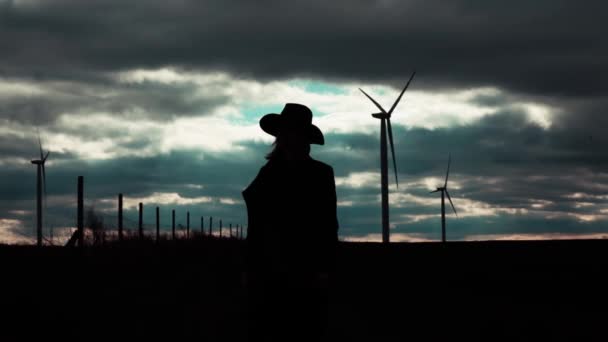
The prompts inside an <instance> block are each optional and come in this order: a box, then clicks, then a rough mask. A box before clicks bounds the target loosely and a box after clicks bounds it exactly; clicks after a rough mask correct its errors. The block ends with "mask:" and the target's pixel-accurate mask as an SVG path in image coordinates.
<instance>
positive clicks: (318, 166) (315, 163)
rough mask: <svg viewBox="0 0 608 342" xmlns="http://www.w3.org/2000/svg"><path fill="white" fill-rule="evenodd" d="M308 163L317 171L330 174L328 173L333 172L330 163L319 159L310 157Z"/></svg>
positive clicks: (331, 173)
mask: <svg viewBox="0 0 608 342" xmlns="http://www.w3.org/2000/svg"><path fill="white" fill-rule="evenodd" d="M310 165H311V167H312V168H313V169H315V171H317V172H319V173H324V174H330V175H333V174H334V169H333V168H332V167H331V166H330V165H328V164H325V163H324V162H322V161H320V160H316V159H312V158H310Z"/></svg>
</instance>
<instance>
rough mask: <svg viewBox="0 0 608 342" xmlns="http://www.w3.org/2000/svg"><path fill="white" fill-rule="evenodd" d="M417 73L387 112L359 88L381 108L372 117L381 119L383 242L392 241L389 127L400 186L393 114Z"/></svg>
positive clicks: (397, 183) (394, 164)
mask: <svg viewBox="0 0 608 342" xmlns="http://www.w3.org/2000/svg"><path fill="white" fill-rule="evenodd" d="M414 75H416V72H415V71H414V72H413V73H412V76H410V79H409V80H408V81H407V84H406V85H405V87H404V88H403V90H402V91H401V94H399V97H398V98H397V100H396V101H395V103H393V106H392V107H391V109H390V110H389V111H388V112H387V111H385V110H384V108H382V106H381V105H380V104H379V103H378V102H376V100H374V99H373V98H372V97H371V96H369V95H368V94H367V93H366V92H365V91H363V89H361V88H359V90H360V91H361V92H362V93H363V94H364V95H365V96H366V97H367V98H368V99H370V100H371V101H372V102H373V103H374V105H376V107H377V108H378V109H380V113H374V114H372V117H374V118H376V119H380V188H381V198H382V243H389V242H390V232H389V218H388V149H387V141H386V135H387V128H388V139H389V142H390V144H391V154H392V155H393V167H394V169H395V183H396V185H397V187H399V180H398V179H397V162H396V160H395V146H394V144H393V128H392V127H391V115H392V113H393V110H395V107H397V104H399V101H401V97H402V96H403V93H405V91H406V90H407V88H408V87H409V85H410V82H412V79H413V78H414Z"/></svg>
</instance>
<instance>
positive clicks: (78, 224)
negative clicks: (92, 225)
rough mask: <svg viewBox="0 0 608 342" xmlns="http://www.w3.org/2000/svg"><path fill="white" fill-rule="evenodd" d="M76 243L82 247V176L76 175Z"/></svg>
mask: <svg viewBox="0 0 608 342" xmlns="http://www.w3.org/2000/svg"><path fill="white" fill-rule="evenodd" d="M76 224H77V227H78V244H79V245H80V247H84V177H83V176H78V214H77V223H76Z"/></svg>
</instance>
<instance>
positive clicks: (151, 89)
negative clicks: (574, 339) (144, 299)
mask: <svg viewBox="0 0 608 342" xmlns="http://www.w3.org/2000/svg"><path fill="white" fill-rule="evenodd" d="M607 7H608V6H607V5H606V3H605V2H603V1H593V0H591V1H586V2H584V4H583V3H582V2H579V1H563V0H551V1H545V0H538V1H533V2H530V1H519V0H516V1H509V2H498V1H495V2H491V1H482V0H455V1H449V2H446V1H438V0H424V1H422V0H408V1H391V0H384V1H371V0H365V1H363V0H355V1H342V0H337V1H317V0H309V1H272V0H264V1H246V0H217V1H194V0H192V1H190V0H174V1H156V0H150V1H127V2H125V1H118V0H104V1H101V0H87V1H81V0H0V51H1V53H0V122H1V125H0V189H1V190H0V241H1V242H22V243H25V242H32V241H33V234H34V224H35V220H34V214H35V185H36V183H35V180H36V169H35V167H34V165H32V164H31V163H30V160H31V159H33V158H35V157H36V156H37V153H38V146H37V133H36V132H37V130H39V131H40V136H41V139H42V143H43V145H44V148H45V150H46V149H48V150H50V151H51V155H50V157H49V160H48V162H47V182H48V198H47V211H46V220H45V234H48V233H49V230H50V227H54V232H55V234H56V235H61V234H62V232H63V233H65V232H67V231H68V230H69V229H70V227H73V226H74V224H75V202H76V199H75V194H76V178H77V176H78V175H83V176H85V195H86V201H85V202H86V205H87V206H94V207H95V210H97V211H98V212H100V213H101V214H102V215H103V217H104V219H105V222H106V224H108V225H109V226H110V227H113V226H115V222H116V209H115V208H116V197H117V194H118V193H119V192H122V193H124V195H125V201H126V202H125V207H126V209H127V212H126V214H125V215H126V218H127V221H126V226H127V227H128V228H135V226H136V220H137V214H136V205H137V203H138V202H143V203H144V206H145V210H144V212H145V215H144V217H145V220H146V223H148V224H149V226H150V227H151V226H152V223H153V209H152V208H153V207H155V206H160V208H161V217H162V224H163V228H164V229H168V228H169V225H170V223H169V222H170V221H169V216H170V215H169V213H170V210H171V209H176V211H177V215H178V222H179V223H182V224H185V213H186V212H187V211H190V212H191V215H192V226H193V228H194V229H196V228H199V227H200V216H204V217H205V220H206V222H205V224H207V223H208V221H207V217H208V216H213V217H214V220H219V219H220V218H221V219H222V220H223V222H224V225H227V224H228V223H233V224H237V223H238V224H246V212H245V208H244V203H243V200H242V197H241V191H242V190H243V189H244V188H245V187H246V186H247V185H248V184H249V182H250V181H251V180H252V179H253V177H255V175H256V174H257V171H258V169H259V167H260V166H262V165H263V164H264V163H265V160H264V154H265V153H267V152H268V151H269V149H270V144H271V143H272V138H271V137H270V136H267V135H265V134H264V133H263V132H262V131H261V129H260V128H259V126H258V120H259V118H260V117H261V116H262V115H264V114H266V113H270V112H280V111H281V109H282V108H283V106H284V104H285V103H287V102H296V103H303V104H306V105H308V106H309V107H310V108H311V109H312V110H313V113H314V115H315V118H314V123H315V124H317V125H318V126H319V127H320V128H321V129H322V130H323V131H324V133H325V135H326V145H325V146H319V147H317V146H315V147H313V150H312V155H313V157H314V158H316V159H319V160H322V161H324V162H326V163H329V164H330V165H332V166H333V168H334V172H335V175H336V184H337V192H338V216H339V222H340V237H341V238H342V239H350V240H379V238H380V202H379V201H380V198H379V195H380V189H379V178H380V177H379V121H378V120H376V119H373V118H372V117H371V116H370V114H371V113H372V112H375V111H376V109H375V108H374V106H373V104H372V103H371V102H369V100H367V99H366V98H365V97H364V96H363V95H362V94H361V93H360V92H359V91H358V89H357V88H359V87H362V88H364V89H365V90H366V91H367V92H368V93H370V94H372V96H374V97H376V98H377V99H378V101H379V102H380V103H381V104H383V106H385V107H389V106H390V105H391V104H392V102H393V101H394V99H395V98H396V97H397V95H398V93H399V90H400V88H401V87H403V85H404V84H405V82H406V81H407V79H408V77H409V75H410V74H411V72H412V71H413V70H416V71H417V75H416V78H415V79H414V81H413V82H412V84H411V86H410V88H409V90H408V91H407V92H406V94H405V96H404V98H403V100H402V102H401V103H400V105H399V106H398V107H397V109H396V110H395V113H394V116H393V120H392V121H393V129H394V135H395V147H396V154H397V157H396V159H397V168H398V170H399V179H400V186H399V188H396V187H395V185H394V178H393V175H392V174H391V178H390V183H391V186H390V203H391V211H390V214H391V233H392V237H393V238H392V239H393V240H400V241H424V240H437V239H439V238H440V217H439V213H440V199H439V196H436V195H437V194H429V193H428V192H429V191H430V190H434V189H435V188H436V186H438V185H439V184H441V179H442V178H443V177H444V174H445V168H446V164H447V159H448V155H449V154H451V155H452V173H451V175H450V179H451V189H452V190H451V191H450V193H451V195H452V197H453V200H454V204H455V206H456V209H457V210H458V212H459V217H458V218H456V217H455V216H454V215H450V216H449V217H448V238H449V239H460V240H462V239H471V240H475V239H521V238H529V239H530V238H568V237H608V224H607V223H608V153H606V146H608V144H607V143H608V138H607V137H606V135H605V129H606V127H608V116H607V115H606V113H605V111H606V108H607V107H608V96H607V94H608V86H607V83H606V80H607V79H608V44H607V43H606V39H605V37H606V34H608V32H607V31H608V29H607V26H606V25H605V22H604V20H602V19H604V16H605V13H606V10H608V8H607ZM389 166H390V167H391V168H392V165H391V164H389ZM215 222H217V221H215Z"/></svg>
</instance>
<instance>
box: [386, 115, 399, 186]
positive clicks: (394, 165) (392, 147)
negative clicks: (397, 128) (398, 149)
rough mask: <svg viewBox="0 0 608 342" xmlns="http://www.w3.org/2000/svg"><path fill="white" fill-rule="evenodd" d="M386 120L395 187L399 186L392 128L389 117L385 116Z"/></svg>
mask: <svg viewBox="0 0 608 342" xmlns="http://www.w3.org/2000/svg"><path fill="white" fill-rule="evenodd" d="M386 122H387V124H388V127H387V128H388V141H389V142H390V144H391V153H392V154H393V167H394V168H395V182H396V183H397V188H399V179H398V178H397V160H396V159H395V145H394V144H393V128H392V127H391V119H390V118H387V119H386Z"/></svg>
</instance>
